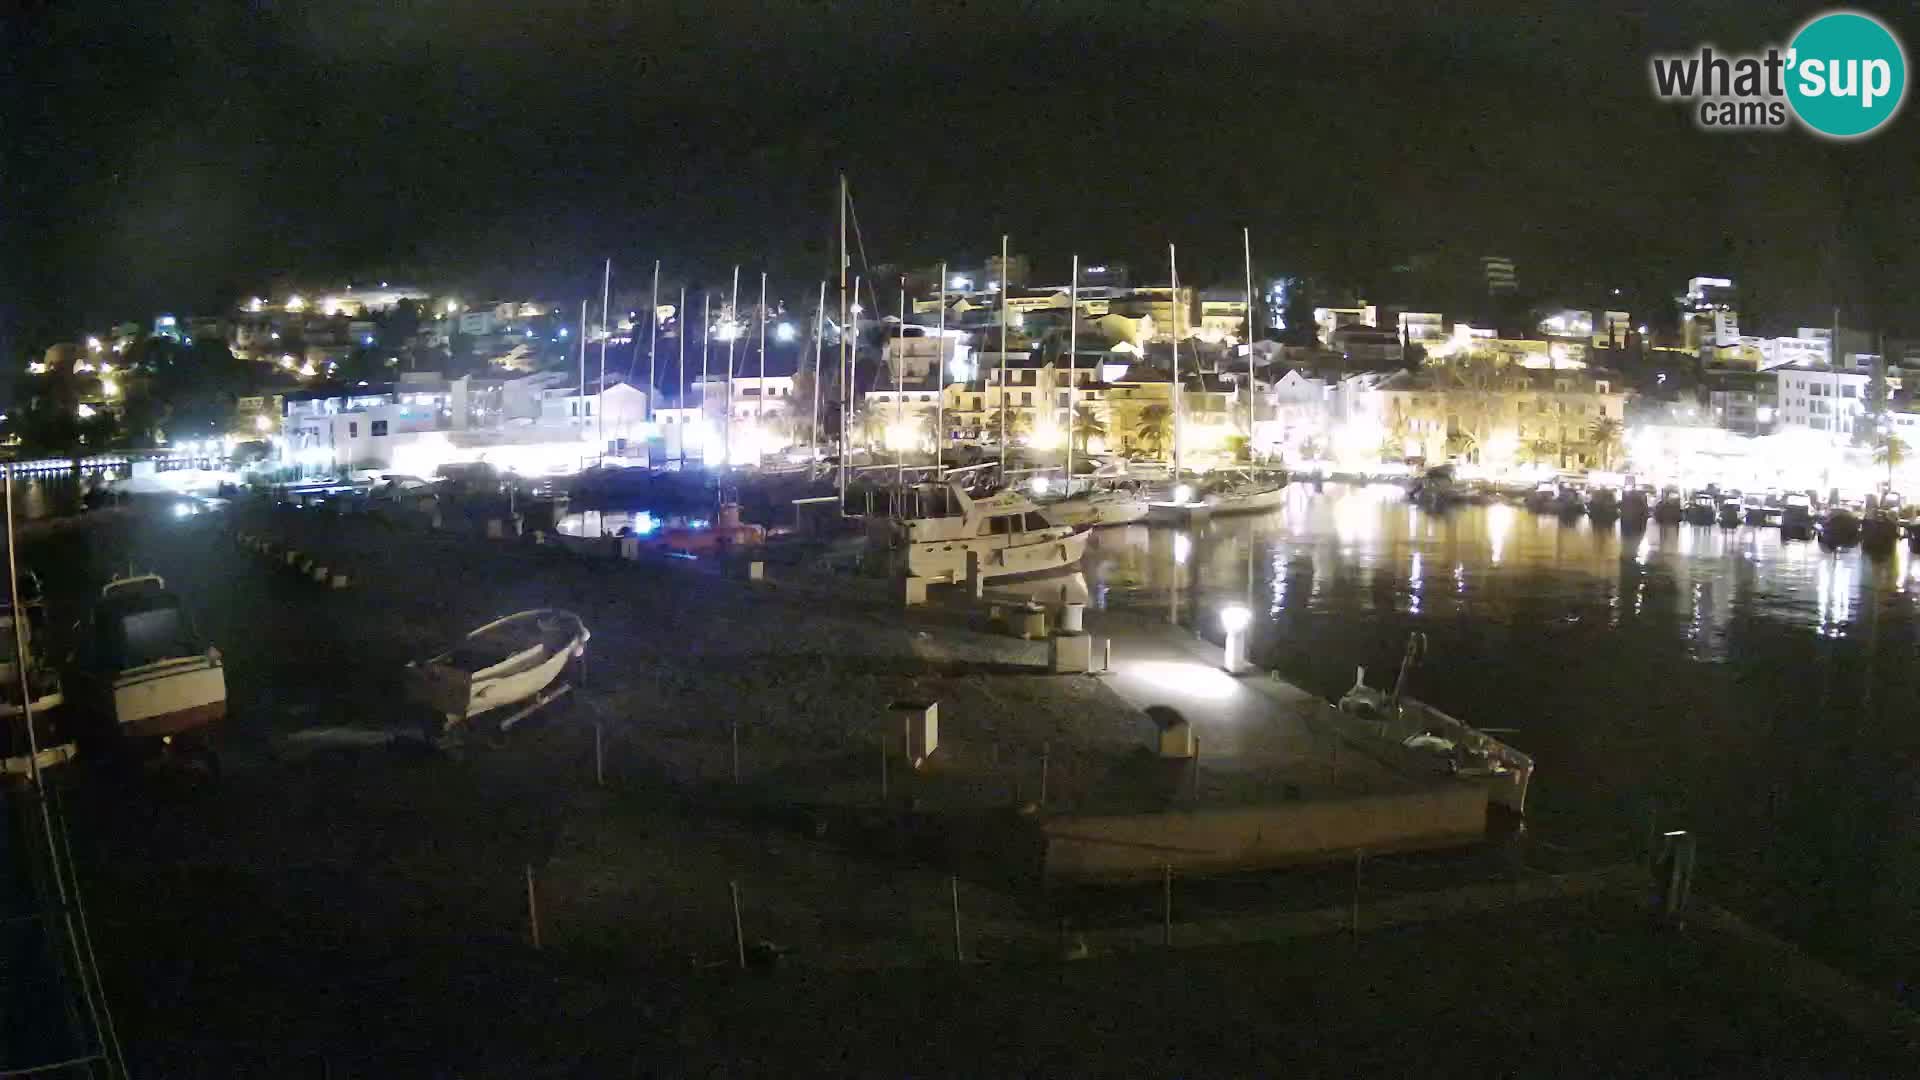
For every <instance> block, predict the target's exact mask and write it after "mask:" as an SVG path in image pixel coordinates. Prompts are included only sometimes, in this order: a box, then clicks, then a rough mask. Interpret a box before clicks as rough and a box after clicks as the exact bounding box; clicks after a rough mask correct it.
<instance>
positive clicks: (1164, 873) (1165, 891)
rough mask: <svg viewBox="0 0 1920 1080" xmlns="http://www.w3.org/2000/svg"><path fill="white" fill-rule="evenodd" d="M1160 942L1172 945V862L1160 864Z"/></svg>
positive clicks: (1170, 946) (1169, 946) (1168, 945)
mask: <svg viewBox="0 0 1920 1080" xmlns="http://www.w3.org/2000/svg"><path fill="white" fill-rule="evenodd" d="M1160 944H1162V945H1165V946H1167V947H1168V948H1172V947H1173V864H1172V863H1170V862H1163V863H1161V864H1160Z"/></svg>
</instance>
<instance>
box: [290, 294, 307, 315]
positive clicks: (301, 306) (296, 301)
mask: <svg viewBox="0 0 1920 1080" xmlns="http://www.w3.org/2000/svg"><path fill="white" fill-rule="evenodd" d="M306 309H307V301H306V300H305V299H304V298H302V297H299V296H289V297H287V310H288V311H305V310H306Z"/></svg>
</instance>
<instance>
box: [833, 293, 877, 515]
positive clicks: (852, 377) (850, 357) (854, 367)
mask: <svg viewBox="0 0 1920 1080" xmlns="http://www.w3.org/2000/svg"><path fill="white" fill-rule="evenodd" d="M873 302H874V303H875V304H876V305H878V304H879V303H880V299H879V297H875V298H874V301H873ZM853 306H854V307H859V306H860V275H859V274H855V275H853ZM852 318H853V320H854V322H856V323H857V322H859V321H860V316H858V315H853V316H852ZM841 337H842V338H845V337H846V335H845V333H844V332H843V333H842V334H841ZM846 374H847V418H846V421H845V422H844V423H842V425H841V430H842V431H844V430H846V428H847V426H848V425H850V424H851V423H852V422H853V388H854V386H855V385H856V384H858V383H859V381H860V343H859V342H858V341H855V342H853V344H852V346H851V347H850V348H848V350H847V373H846ZM841 460H842V461H845V460H846V459H845V458H844V457H843V458H842V459H841ZM840 475H841V477H842V480H843V483H842V484H841V487H842V488H843V489H844V488H845V486H846V485H845V483H844V479H845V477H846V470H845V469H844V468H843V469H842V470H841V474H840ZM845 494H846V493H845V491H844V490H843V491H842V492H841V496H842V498H841V501H842V502H845V501H846V499H845Z"/></svg>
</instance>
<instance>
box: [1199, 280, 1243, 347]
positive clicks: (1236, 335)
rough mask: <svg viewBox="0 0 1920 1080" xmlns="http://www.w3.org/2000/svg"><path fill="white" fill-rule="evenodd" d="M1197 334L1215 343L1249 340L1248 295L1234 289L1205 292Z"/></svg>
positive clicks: (1207, 290)
mask: <svg viewBox="0 0 1920 1080" xmlns="http://www.w3.org/2000/svg"><path fill="white" fill-rule="evenodd" d="M1197 333H1198V334H1199V336H1201V337H1204V338H1208V339H1210V340H1213V341H1233V342H1241V341H1245V340H1247V294H1246V293H1245V292H1242V291H1238V290H1233V289H1206V290H1203V291H1202V292H1201V293H1200V329H1199V330H1198V331H1197Z"/></svg>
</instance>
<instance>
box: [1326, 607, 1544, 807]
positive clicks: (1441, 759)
mask: <svg viewBox="0 0 1920 1080" xmlns="http://www.w3.org/2000/svg"><path fill="white" fill-rule="evenodd" d="M1426 651H1427V640H1426V635H1424V634H1418V633H1416V634H1414V635H1413V636H1412V637H1410V638H1409V639H1408V640H1407V651H1406V654H1405V655H1404V656H1403V657H1402V658H1401V661H1400V676H1399V678H1398V679H1397V680H1395V682H1394V685H1393V689H1392V690H1391V691H1387V690H1381V689H1378V688H1375V687H1372V686H1368V685H1367V669H1366V668H1364V667H1363V668H1358V669H1356V670H1355V672H1354V677H1353V688H1352V689H1351V690H1348V691H1347V692H1346V693H1345V694H1344V695H1342V696H1341V698H1340V703H1339V708H1340V711H1341V712H1343V713H1347V714H1348V715H1350V716H1356V717H1360V718H1361V719H1365V720H1370V721H1372V722H1374V723H1376V724H1378V725H1379V729H1378V732H1377V733H1378V734H1379V736H1380V737H1381V738H1382V739H1384V740H1387V741H1389V742H1394V743H1398V744H1399V745H1400V746H1402V747H1404V748H1406V749H1408V750H1411V751H1414V752H1416V753H1419V754H1422V755H1423V756H1425V757H1426V758H1427V759H1428V760H1429V761H1430V762H1431V764H1432V767H1433V768H1434V770H1435V771H1436V772H1448V773H1451V774H1453V775H1455V776H1459V777H1463V778H1467V779H1478V780H1484V781H1485V782H1486V784H1487V801H1488V802H1490V803H1492V804H1493V805H1495V806H1499V807H1502V808H1504V809H1506V810H1509V811H1511V812H1512V813H1514V814H1515V815H1517V816H1520V817H1525V816H1526V812H1527V787H1528V785H1529V784H1530V783H1531V782H1532V780H1533V758H1531V757H1529V756H1527V755H1526V754H1523V753H1521V752H1520V751H1518V750H1515V749H1514V748H1513V747H1511V746H1508V745H1507V744H1506V743H1504V742H1501V741H1500V740H1499V739H1496V738H1494V737H1493V736H1492V735H1489V734H1487V733H1486V732H1484V731H1481V730H1480V729H1478V728H1475V727H1473V726H1471V725H1469V724H1467V723H1465V722H1463V721H1461V720H1457V719H1455V718H1454V717H1452V716H1449V715H1447V714H1446V713H1444V712H1441V711H1440V710H1439V709H1436V708H1434V707H1433V706H1431V705H1429V704H1427V703H1426V702H1423V701H1419V700H1417V699H1415V698H1412V697H1409V696H1408V695H1407V694H1406V686H1407V682H1408V679H1409V678H1410V676H1411V675H1412V672H1413V667H1414V665H1415V664H1417V663H1418V662H1419V660H1420V658H1421V657H1423V656H1425V655H1426Z"/></svg>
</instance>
